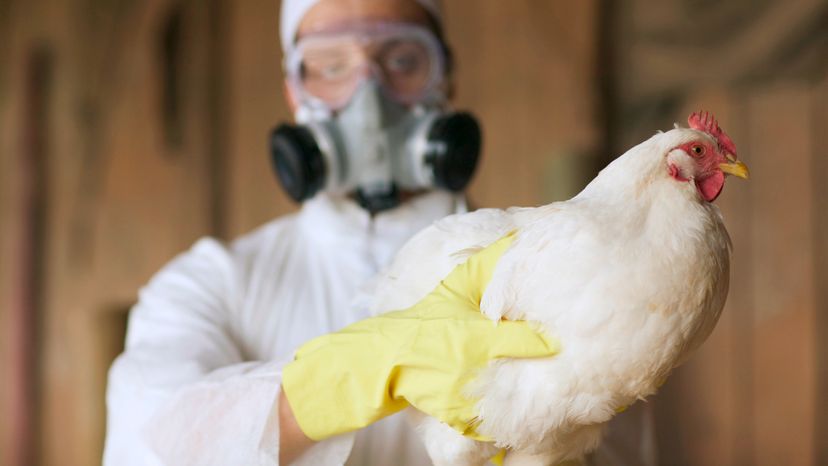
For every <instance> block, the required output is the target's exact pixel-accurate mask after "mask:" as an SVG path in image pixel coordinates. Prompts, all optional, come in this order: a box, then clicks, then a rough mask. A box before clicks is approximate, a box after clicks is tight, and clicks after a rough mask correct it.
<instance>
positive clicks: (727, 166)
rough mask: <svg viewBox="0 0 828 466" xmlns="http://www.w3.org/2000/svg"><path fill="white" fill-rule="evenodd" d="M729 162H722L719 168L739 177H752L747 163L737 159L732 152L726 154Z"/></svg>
mask: <svg viewBox="0 0 828 466" xmlns="http://www.w3.org/2000/svg"><path fill="white" fill-rule="evenodd" d="M726 157H727V160H728V163H720V164H719V168H720V169H721V170H722V171H723V172H725V173H727V174H728V175H733V176H738V177H739V178H744V179H748V178H749V177H750V171H749V170H748V167H747V165H745V164H744V163H742V161H741V160H736V158H735V157H733V155H731V154H727V155H726Z"/></svg>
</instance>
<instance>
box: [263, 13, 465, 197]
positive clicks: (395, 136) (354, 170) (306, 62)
mask: <svg viewBox="0 0 828 466" xmlns="http://www.w3.org/2000/svg"><path fill="white" fill-rule="evenodd" d="M285 70H286V74H287V85H288V86H289V87H290V91H291V93H292V94H293V96H294V97H295V98H296V99H297V100H298V103H299V108H298V110H297V113H296V123H297V124H295V125H291V124H282V125H280V126H279V127H277V128H276V129H275V130H274V131H273V133H272V134H271V140H270V149H271V157H272V162H273V167H274V170H275V171H276V174H277V176H278V178H279V181H280V182H281V184H282V187H283V188H284V189H285V191H286V192H287V194H288V195H289V196H290V197H291V198H293V199H294V200H295V201H297V202H301V201H303V200H305V199H309V198H311V197H313V196H314V195H315V194H316V193H318V192H320V191H328V192H333V193H338V194H343V195H350V194H354V195H355V196H356V199H357V200H358V201H359V203H360V204H361V205H362V207H364V208H365V209H367V210H369V211H371V212H377V211H381V210H384V209H389V208H393V207H395V206H397V205H398V204H399V202H400V192H401V191H417V190H422V189H430V188H442V189H446V190H450V191H461V190H462V189H463V188H465V186H466V185H467V184H468V182H469V181H470V180H471V177H472V174H473V173H474V169H475V167H476V166H477V160H478V157H479V154H480V148H481V132H480V127H479V125H478V123H477V121H476V120H475V119H474V117H472V116H471V115H470V114H468V113H451V112H445V111H443V108H442V105H443V103H444V102H445V95H444V90H443V88H442V86H443V81H444V77H445V72H446V51H445V50H444V48H443V47H442V45H441V43H440V41H439V40H438V39H437V38H436V37H435V36H434V34H433V33H432V32H431V31H429V30H428V29H426V28H423V27H420V26H417V25H412V24H407V23H381V22H373V23H366V24H360V25H351V26H350V27H348V28H342V29H341V30H332V31H327V32H324V33H316V34H308V35H305V36H303V37H302V38H301V39H300V40H299V41H297V43H296V44H295V45H294V46H293V47H292V48H291V49H290V50H289V51H288V53H287V55H286V57H285Z"/></svg>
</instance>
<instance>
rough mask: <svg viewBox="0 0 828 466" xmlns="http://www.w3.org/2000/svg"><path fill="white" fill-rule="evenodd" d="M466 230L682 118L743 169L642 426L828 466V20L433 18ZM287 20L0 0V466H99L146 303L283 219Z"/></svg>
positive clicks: (740, 452) (226, 5)
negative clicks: (201, 258)
mask: <svg viewBox="0 0 828 466" xmlns="http://www.w3.org/2000/svg"><path fill="white" fill-rule="evenodd" d="M445 4H446V8H447V13H446V16H447V19H446V21H447V35H448V37H449V39H450V43H451V44H452V45H453V47H454V51H455V54H456V57H457V64H458V66H457V69H456V76H455V78H456V90H457V94H456V99H455V104H456V107H458V108H462V109H468V110H471V111H473V112H474V113H475V114H477V115H478V116H479V117H480V118H481V120H482V123H483V125H484V131H485V154H484V162H483V164H482V167H481V168H480V170H479V173H478V176H477V178H476V180H475V181H474V182H473V185H472V188H471V198H472V201H473V203H474V204H475V205H477V206H496V207H506V206H511V205H537V204H541V203H547V202H550V201H553V200H558V199H565V198H568V197H569V196H571V195H573V194H574V193H576V192H577V191H578V190H579V189H580V188H581V187H582V186H583V185H584V184H585V183H586V182H587V181H588V180H589V179H591V177H592V176H593V175H594V174H595V173H596V172H597V170H598V169H599V168H600V167H602V166H603V165H605V164H606V163H607V162H608V161H609V160H611V158H612V157H613V156H614V155H617V154H620V153H622V152H623V151H624V150H626V149H627V148H628V147H630V146H631V145H633V144H635V143H637V142H639V141H641V140H643V139H644V138H646V137H649V136H650V135H651V134H653V133H654V132H655V131H656V130H658V129H669V128H670V127H672V124H673V122H680V123H684V121H685V120H686V117H687V115H688V114H689V113H690V112H691V111H693V110H697V109H706V110H710V111H712V112H714V113H715V114H716V116H717V117H718V118H719V120H720V122H721V125H722V127H723V128H724V129H725V130H726V131H727V132H728V133H729V134H730V135H731V136H732V137H733V139H734V140H735V141H736V143H737V145H738V147H739V155H740V158H742V159H743V160H744V161H746V163H747V164H748V165H749V166H750V168H751V173H752V179H751V180H750V181H749V182H741V181H739V180H735V181H734V180H731V182H730V183H728V186H727V188H726V189H725V191H724V193H723V195H722V197H721V198H720V199H719V201H717V202H718V204H719V205H720V206H721V208H722V210H723V211H724V214H725V217H726V223H727V225H728V228H729V230H730V233H731V235H732V237H733V242H734V245H735V252H734V259H733V270H732V289H731V294H730V298H729V301H728V304H727V308H726V309H725V312H724V314H723V315H722V318H721V321H720V322H719V325H718V327H717V328H716V330H715V332H714V334H713V336H712V337H711V338H710V340H709V341H708V342H707V343H706V344H705V345H704V346H703V348H702V350H701V351H700V352H699V353H698V354H696V356H695V357H693V359H692V360H691V361H690V362H689V363H688V364H686V365H685V366H684V367H682V368H681V369H680V370H678V371H676V373H674V375H673V377H672V378H671V379H670V380H669V381H668V383H667V384H666V385H665V386H664V387H663V388H662V390H661V392H660V393H659V394H658V395H657V396H656V397H654V398H653V399H652V400H651V401H650V403H652V404H653V405H654V407H655V412H656V416H657V441H658V447H659V455H660V462H661V463H662V464H669V465H754V464H756V465H782V464H784V465H817V464H819V465H828V401H827V400H826V398H828V183H826V182H825V179H826V176H828V157H826V156H828V152H826V147H828V2H826V1H825V0H730V1H727V2H719V1H715V0H661V1H658V2H656V1H649V0H615V1H613V0H580V1H577V2H573V1H563V0H510V1H509V2H505V1H502V0H445ZM278 11H279V4H278V0H235V1H231V0H199V1H193V0H0V464H3V465H13V466H18V465H21V466H22V465H35V464H38V465H39V464H42V465H58V464H59V465H62V466H74V465H78V466H80V465H91V464H99V463H100V457H101V451H102V445H103V438H104V428H105V426H104V420H105V406H104V390H105V382H106V371H107V369H108V366H109V364H110V363H111V361H112V359H113V358H114V357H115V356H116V355H117V354H118V353H119V352H120V351H121V348H122V345H123V337H124V332H125V327H126V316H127V311H128V309H129V307H130V306H131V304H132V303H133V302H134V300H135V297H136V292H137V290H138V288H139V287H140V286H141V285H142V284H144V283H145V282H146V281H147V280H148V279H149V278H150V276H151V275H152V274H153V273H154V272H155V271H156V270H158V269H159V268H160V267H161V266H162V265H163V264H164V263H165V262H167V261H168V260H170V259H171V258H172V257H173V256H174V255H175V254H176V253H178V252H181V251H183V250H184V249H186V248H187V247H188V246H189V245H191V244H192V243H193V242H194V240H196V239H197V238H198V237H200V236H202V235H214V236H218V237H220V238H224V239H231V238H233V237H236V236H238V235H240V234H242V233H244V232H247V231H249V230H251V229H252V228H254V227H255V226H257V225H259V224H261V223H263V222H265V221H267V220H269V219H271V218H273V217H274V216H276V215H279V214H282V213H286V212H289V211H292V210H294V209H295V206H294V205H292V204H291V203H290V202H289V201H288V200H287V198H286V197H285V196H284V195H283V194H282V193H281V191H280V188H279V187H278V186H277V184H276V182H275V179H274V177H273V176H272V175H271V171H270V166H269V159H268V157H269V155H268V152H267V138H268V133H269V130H270V129H271V128H272V127H273V126H274V125H275V124H276V123H278V122H280V121H284V120H287V119H288V118H289V112H288V110H287V108H286V105H285V102H284V100H283V97H282V83H281V74H280V73H281V72H280V59H281V57H280V48H279V43H278V30H277V24H278Z"/></svg>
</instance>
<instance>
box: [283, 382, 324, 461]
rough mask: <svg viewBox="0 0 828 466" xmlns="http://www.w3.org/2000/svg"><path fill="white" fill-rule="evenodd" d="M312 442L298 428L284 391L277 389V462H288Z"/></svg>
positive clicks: (311, 444)
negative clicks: (278, 446)
mask: <svg viewBox="0 0 828 466" xmlns="http://www.w3.org/2000/svg"><path fill="white" fill-rule="evenodd" d="M314 443H315V442H314V441H313V440H311V439H309V438H308V436H307V435H305V433H304V432H302V429H300V428H299V424H298V423H297V422H296V417H294V415H293V410H292V409H291V408H290V403H288V400H287V397H285V391H284V390H279V445H280V447H281V448H279V464H290V463H291V462H293V460H295V459H296V458H298V457H299V456H301V455H302V453H304V452H305V451H307V450H308V449H309V448H310V447H312V446H313V444H314Z"/></svg>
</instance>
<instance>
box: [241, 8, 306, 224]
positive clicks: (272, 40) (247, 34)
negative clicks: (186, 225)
mask: <svg viewBox="0 0 828 466" xmlns="http://www.w3.org/2000/svg"><path fill="white" fill-rule="evenodd" d="M232 9H233V10H232V14H231V21H232V22H231V26H230V30H231V31H232V32H231V34H232V40H231V41H230V47H231V53H230V57H231V58H230V60H231V61H230V62H229V66H228V68H227V73H228V80H229V82H230V85H231V89H230V91H229V94H230V95H231V96H232V97H231V100H230V103H229V109H228V113H229V115H230V121H229V136H228V159H227V164H228V171H229V173H228V179H229V181H228V193H227V207H226V212H227V228H228V231H227V233H228V236H229V237H235V236H238V235H241V234H243V233H246V232H248V231H250V230H251V229H253V228H255V227H256V226H258V225H260V224H262V223H265V222H267V221H269V220H271V219H273V218H275V217H276V216H278V215H281V214H284V213H287V212H291V211H294V210H296V208H297V206H296V205H295V204H294V203H293V201H291V200H290V199H289V198H288V197H287V196H286V195H285V194H284V193H283V191H282V189H281V187H280V186H279V185H278V184H277V180H276V178H275V176H274V174H273V171H272V170H271V166H270V153H269V148H268V138H269V135H270V131H271V130H272V129H273V128H274V127H275V126H276V125H277V124H278V123H280V122H289V121H291V120H292V115H291V113H290V110H289V109H288V107H287V103H286V101H285V99H284V98H283V94H282V90H283V81H282V74H281V60H282V54H281V50H282V49H281V47H280V45H279V44H280V41H279V28H278V24H279V23H278V21H279V2H275V1H272V0H250V1H245V2H234V3H233V6H232Z"/></svg>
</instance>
